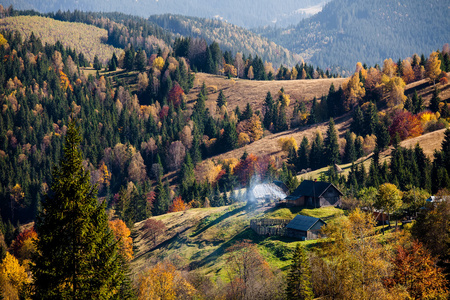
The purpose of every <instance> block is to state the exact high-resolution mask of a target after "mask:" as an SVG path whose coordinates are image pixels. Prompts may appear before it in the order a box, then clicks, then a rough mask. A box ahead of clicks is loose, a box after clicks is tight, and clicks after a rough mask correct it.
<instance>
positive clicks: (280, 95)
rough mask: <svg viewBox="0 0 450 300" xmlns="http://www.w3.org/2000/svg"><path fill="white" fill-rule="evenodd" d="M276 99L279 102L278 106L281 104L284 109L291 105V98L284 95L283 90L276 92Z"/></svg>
mask: <svg viewBox="0 0 450 300" xmlns="http://www.w3.org/2000/svg"><path fill="white" fill-rule="evenodd" d="M277 96H278V99H279V100H280V101H279V102H280V104H283V105H284V106H285V107H289V104H290V103H291V96H290V95H288V94H286V93H285V92H284V91H283V89H281V90H279V91H278V95H277Z"/></svg>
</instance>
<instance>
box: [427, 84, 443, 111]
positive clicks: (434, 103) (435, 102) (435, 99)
mask: <svg viewBox="0 0 450 300" xmlns="http://www.w3.org/2000/svg"><path fill="white" fill-rule="evenodd" d="M440 92H441V91H440V90H439V89H438V88H437V87H435V88H434V90H433V95H432V96H431V100H430V106H429V107H428V108H429V109H430V110H431V111H432V112H438V111H439V103H440V102H441V98H440V97H439V93H440Z"/></svg>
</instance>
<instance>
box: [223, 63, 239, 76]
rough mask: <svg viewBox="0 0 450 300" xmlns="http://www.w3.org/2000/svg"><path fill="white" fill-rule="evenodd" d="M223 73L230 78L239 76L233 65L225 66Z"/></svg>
mask: <svg viewBox="0 0 450 300" xmlns="http://www.w3.org/2000/svg"><path fill="white" fill-rule="evenodd" d="M223 71H224V73H225V75H229V76H230V77H236V76H237V69H236V68H235V67H234V66H233V65H229V64H224V65H223Z"/></svg>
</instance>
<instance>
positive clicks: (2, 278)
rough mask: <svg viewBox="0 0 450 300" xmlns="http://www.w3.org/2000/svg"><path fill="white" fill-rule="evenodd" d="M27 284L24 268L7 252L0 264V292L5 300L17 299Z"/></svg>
mask: <svg viewBox="0 0 450 300" xmlns="http://www.w3.org/2000/svg"><path fill="white" fill-rule="evenodd" d="M27 283H28V276H27V273H26V271H25V267H24V266H22V265H20V263H19V261H18V260H17V259H16V258H15V257H14V256H13V255H11V254H9V252H6V256H5V258H4V259H3V261H2V263H1V264H0V287H2V289H1V290H0V292H1V293H2V296H3V297H4V298H5V299H19V295H20V294H21V292H22V290H23V289H24V288H25V287H26V284H27Z"/></svg>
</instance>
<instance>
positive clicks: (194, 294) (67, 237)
mask: <svg viewBox="0 0 450 300" xmlns="http://www.w3.org/2000/svg"><path fill="white" fill-rule="evenodd" d="M160 1H161V0H160ZM336 1H338V0H336ZM339 1H340V0H339ZM0 8H1V7H0ZM36 14H37V13H36V12H33V11H28V12H23V11H14V10H12V9H7V10H3V11H0V16H1V17H2V18H3V17H6V16H14V15H36ZM47 17H49V18H44V17H42V16H40V17H37V16H34V17H26V18H25V17H18V18H16V19H15V20H18V23H14V22H11V23H10V24H9V25H8V26H5V27H4V29H2V30H0V59H1V61H2V63H1V64H0V108H1V111H0V298H2V297H3V298H6V299H29V298H37V299H41V298H44V299H47V298H58V299H65V298H70V297H72V298H77V299H78V298H80V299H113V298H119V299H135V298H138V299H148V298H155V299H175V298H183V299H227V300H228V299H230V300H232V299H233V300H234V299H298V298H301V297H303V298H305V299H313V297H316V298H318V297H320V298H323V299H352V298H358V299H360V298H362V299H386V300H391V299H412V298H414V299H426V298H429V299H439V297H443V298H445V297H447V295H448V294H449V288H450V284H449V281H447V280H446V276H448V274H450V267H449V264H448V255H447V253H450V252H449V243H448V240H449V238H450V236H449V235H450V224H449V222H448V220H449V218H450V201H449V200H448V195H449V194H450V192H449V190H450V129H449V122H450V104H449V100H450V83H449V80H450V46H449V45H448V44H442V45H439V46H438V47H437V49H436V51H433V52H431V53H430V52H428V53H425V54H424V55H421V56H419V55H415V54H413V53H414V52H417V51H416V50H415V49H411V50H410V52H409V53H408V54H407V55H405V56H403V57H401V58H400V59H398V60H397V59H394V60H393V59H392V58H389V57H383V61H382V63H381V62H380V65H376V66H373V67H370V66H367V65H366V64H363V63H361V62H358V63H357V64H356V66H354V68H355V70H354V72H352V73H351V74H350V75H349V76H348V77H347V78H337V77H339V76H338V75H336V74H334V73H331V72H330V70H329V69H326V70H323V69H320V68H318V67H314V66H313V65H311V64H305V63H297V64H295V65H293V66H289V67H284V66H282V65H280V66H279V67H277V66H276V65H274V64H273V63H272V62H269V61H268V62H265V61H263V52H260V55H261V56H260V55H259V54H258V55H256V54H255V56H253V55H252V54H250V53H246V51H250V50H249V48H245V47H244V45H243V44H242V47H244V49H238V48H236V49H234V48H233V50H227V48H226V46H225V44H222V46H221V45H219V43H218V42H215V41H213V40H214V36H217V37H218V39H219V40H221V41H222V42H221V43H225V42H224V41H225V40H226V39H227V38H226V37H227V36H228V35H226V34H225V33H226V30H227V28H231V27H224V24H223V23H219V22H214V21H205V20H202V19H193V18H184V17H183V18H182V17H173V18H174V19H172V16H170V15H167V16H163V17H160V18H161V19H160V20H159V21H158V22H161V23H164V22H172V21H173V20H175V23H173V24H171V25H170V26H171V27H174V26H173V25H176V26H178V27H181V28H183V29H182V30H186V33H185V34H187V35H188V36H181V35H178V34H174V33H169V32H168V31H166V30H165V29H163V28H161V27H160V26H158V25H157V24H155V23H152V22H151V21H149V20H147V19H143V18H140V17H133V16H129V15H124V14H121V13H83V12H80V11H74V12H69V11H65V12H58V13H55V14H53V13H52V14H48V15H47ZM7 20H8V21H9V20H10V19H7ZM21 20H27V22H22V21H21ZM34 20H37V21H38V23H37V24H42V25H33V26H31V27H34V26H40V27H42V28H39V29H45V30H42V32H41V31H39V30H38V29H36V33H30V34H29V33H26V32H25V31H24V32H23V34H22V33H20V32H19V31H17V30H16V29H17V28H16V27H17V26H18V25H13V24H19V25H20V26H21V27H24V28H25V27H26V26H25V25H27V23H32V21H34ZM55 20H58V21H55ZM19 21H20V22H19ZM59 21H64V22H71V23H67V24H66V23H63V24H64V25H63V26H67V25H73V28H78V30H84V29H86V30H89V31H90V30H93V32H94V30H96V29H99V28H100V31H102V34H103V35H102V38H101V42H102V43H107V44H109V45H112V46H115V47H117V48H119V49H120V53H119V54H117V53H116V52H115V51H117V50H114V49H112V48H110V49H111V52H109V55H105V56H103V59H101V58H99V56H98V55H99V54H98V55H94V58H93V59H92V58H91V59H92V61H90V60H89V59H87V54H84V53H83V52H82V51H95V47H96V43H93V39H89V38H88V39H85V38H82V39H81V40H79V41H74V44H70V42H71V41H70V40H66V41H64V42H62V41H60V40H59V39H58V40H57V41H55V42H52V41H49V42H48V43H44V42H43V39H44V38H46V37H47V36H53V35H58V34H59V31H57V32H56V33H55V34H52V33H51V30H53V28H52V26H50V25H48V24H58V25H62V23H60V22H59ZM180 22H181V23H180ZM183 22H187V23H189V24H188V25H186V27H184V25H182V24H183ZM191 22H194V23H191ZM202 22H204V23H205V24H206V25H205V26H204V28H209V29H208V30H210V31H209V32H208V36H210V37H211V42H207V41H206V39H207V37H203V36H201V37H199V36H196V35H194V36H190V35H191V34H194V32H193V31H192V32H191V31H190V29H189V28H196V29H198V30H203V29H200V28H203V27H202V26H203V24H200V23H202ZM81 23H85V24H81ZM86 24H88V25H86ZM177 24H178V25H177ZM192 24H194V25H192ZM162 25H163V26H165V25H164V24H162ZM216 25H217V26H218V27H217V28H216V27H215V26H216ZM86 26H87V27H86ZM93 26H96V27H99V28H94V27H93ZM186 28H188V29H186ZM32 29H33V31H35V30H34V28H32ZM104 30H106V31H107V35H106V36H105V35H104V34H105V31H104ZM179 30H181V29H179ZM198 30H197V31H198ZM221 30H223V31H224V33H222V31H221ZM230 30H231V29H230ZM46 31H47V32H46ZM67 31H68V33H70V34H71V36H72V39H75V40H76V39H77V38H76V37H75V38H74V37H73V36H75V34H76V32H70V30H69V29H67ZM88 33H89V32H88ZM243 34H244V33H243ZM84 36H85V35H80V36H79V37H84ZM41 37H42V38H41ZM79 37H78V38H79ZM250 37H251V36H249V38H250ZM96 39H97V41H98V39H99V38H98V37H97V38H96ZM236 43H238V40H236ZM258 43H259V42H258V41H256V40H255V43H254V44H252V48H255V49H259V51H263V50H264V48H263V47H261V48H258V47H259V44H258ZM222 47H223V48H222ZM349 54H351V53H349ZM272 55H273V57H275V54H274V53H272ZM285 58H286V57H284V59H285ZM358 60H360V59H359V58H358ZM91 64H92V67H91ZM435 138H439V142H436V141H433V143H431V142H430V143H428V142H427V141H429V140H431V139H435ZM413 141H414V142H419V141H420V142H421V143H422V144H420V143H417V144H416V143H413ZM424 143H426V144H427V145H426V147H423V148H422V146H421V145H423V144H424ZM305 178H306V179H311V180H314V179H319V180H320V181H324V182H328V183H332V184H333V185H334V188H336V189H339V190H340V191H341V193H340V194H339V195H341V196H340V199H339V202H336V203H337V204H339V207H334V206H329V207H323V208H315V206H314V208H311V209H308V208H306V207H290V208H288V207H283V201H279V200H280V199H267V197H264V200H261V201H260V202H259V203H255V201H253V200H254V199H255V198H256V196H255V190H253V191H252V189H253V188H254V187H255V186H257V185H260V186H265V184H267V183H269V182H273V183H276V184H277V185H279V186H282V187H283V188H285V189H284V191H286V193H284V191H283V193H284V194H287V192H289V193H293V192H294V191H295V190H296V188H297V187H298V186H299V184H300V180H304V179H305ZM311 183H312V182H311ZM312 184H313V183H312ZM327 186H329V187H330V186H331V185H329V184H327ZM280 189H281V187H280ZM279 194H280V197H281V198H284V194H283V195H281V193H279ZM431 195H434V196H435V198H431V199H434V200H433V202H431V203H428V202H429V201H427V199H430V198H429V197H430V196H431ZM315 198H317V197H315ZM263 202H264V203H263ZM362 210H364V211H366V212H363V211H362ZM297 214H302V215H307V216H313V217H320V218H323V221H325V222H326V225H324V226H323V227H322V231H321V233H323V236H321V235H319V237H321V239H319V240H317V241H310V240H307V241H303V240H300V238H298V236H297V238H291V237H288V236H284V235H283V231H284V230H287V229H286V228H284V227H283V228H281V227H280V228H276V229H277V231H276V234H277V235H275V236H274V235H272V236H270V237H267V236H260V235H257V234H256V233H255V232H254V231H253V230H252V229H251V228H250V226H249V223H250V218H261V217H262V218H265V219H276V220H278V219H283V220H282V223H277V224H278V225H279V224H284V225H283V226H285V225H286V224H287V222H289V221H290V220H292V219H293V218H294V217H295V216H296V215H297ZM380 215H381V217H380ZM376 218H378V221H380V222H381V224H378V225H377V220H376ZM386 219H387V220H386ZM271 222H272V221H270V222H269V223H271ZM24 223H27V224H26V225H25V226H24V225H23V224H24ZM394 223H395V229H394V226H393V224H394ZM410 223H412V224H410ZM271 224H272V223H271ZM278 225H277V226H278ZM386 225H388V226H389V227H386ZM271 226H272V225H271ZM309 237H310V236H309V235H307V238H309ZM133 239H134V240H133ZM30 262H31V263H30ZM130 266H131V267H132V269H131V270H130V269H129V267H130ZM240 270H246V272H244V273H243V272H241V271H240ZM299 274H302V275H301V276H300V275H299ZM343 282H345V283H346V284H345V285H343V284H342V283H343ZM299 284H300V285H299Z"/></svg>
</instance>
